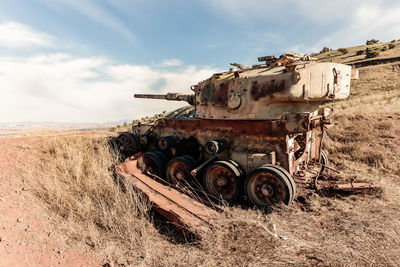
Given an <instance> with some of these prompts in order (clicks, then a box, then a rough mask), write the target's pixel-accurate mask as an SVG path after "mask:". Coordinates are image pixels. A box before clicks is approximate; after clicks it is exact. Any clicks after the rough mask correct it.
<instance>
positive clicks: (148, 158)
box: [143, 151, 168, 178]
mask: <svg viewBox="0 0 400 267" xmlns="http://www.w3.org/2000/svg"><path fill="white" fill-rule="evenodd" d="M143 157H144V162H145V166H146V170H147V171H148V172H150V173H152V174H154V175H157V176H158V177H161V178H163V177H164V167H165V164H166V163H167V160H168V159H167V156H165V154H164V153H162V152H160V151H153V152H146V153H144V154H143Z"/></svg>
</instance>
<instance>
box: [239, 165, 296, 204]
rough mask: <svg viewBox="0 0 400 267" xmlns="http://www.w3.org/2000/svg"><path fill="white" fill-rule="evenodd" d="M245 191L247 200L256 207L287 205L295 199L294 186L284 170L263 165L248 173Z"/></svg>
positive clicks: (275, 166) (274, 166)
mask: <svg viewBox="0 0 400 267" xmlns="http://www.w3.org/2000/svg"><path fill="white" fill-rule="evenodd" d="M245 190H246V195H247V197H248V198H249V200H250V201H251V202H252V203H253V204H254V205H256V206H260V207H267V206H271V205H274V204H277V203H284V204H286V205H289V204H290V203H291V202H292V201H293V199H294V197H295V194H296V185H295V183H294V181H293V178H292V177H291V176H290V174H289V173H288V172H287V171H286V170H285V169H283V168H282V167H280V166H277V165H272V164H265V165H262V166H261V167H259V168H257V169H255V170H253V171H252V172H251V173H249V175H248V176H247V178H246V182H245Z"/></svg>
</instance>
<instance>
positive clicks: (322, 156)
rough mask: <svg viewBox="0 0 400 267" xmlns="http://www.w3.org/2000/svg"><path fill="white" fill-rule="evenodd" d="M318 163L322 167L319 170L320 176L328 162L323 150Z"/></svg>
mask: <svg viewBox="0 0 400 267" xmlns="http://www.w3.org/2000/svg"><path fill="white" fill-rule="evenodd" d="M319 163H321V165H322V167H321V170H320V172H319V173H320V174H322V173H323V172H324V170H325V165H328V163H329V161H328V155H327V154H326V152H325V151H324V150H322V149H321V156H320V158H319Z"/></svg>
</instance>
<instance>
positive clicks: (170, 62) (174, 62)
mask: <svg viewBox="0 0 400 267" xmlns="http://www.w3.org/2000/svg"><path fill="white" fill-rule="evenodd" d="M158 65H159V66H162V67H176V66H182V65H183V62H182V61H181V60H179V59H177V58H170V59H164V60H163V61H161V63H160V64H158Z"/></svg>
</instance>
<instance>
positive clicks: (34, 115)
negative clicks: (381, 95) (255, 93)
mask: <svg viewBox="0 0 400 267" xmlns="http://www.w3.org/2000/svg"><path fill="white" fill-rule="evenodd" d="M372 38H375V39H379V40H381V41H391V40H392V39H399V38H400V1H398V0H374V1H372V0H362V1H361V0H353V1H347V0H336V1H317V0H286V1H283V0H246V1H243V0H98V1H95V0H2V1H1V2H0V122H27V121H31V122H44V121H52V122H112V121H119V120H125V119H132V120H133V119H138V118H141V117H143V116H146V115H150V114H154V113H159V112H162V111H164V110H167V111H168V110H172V109H174V108H177V107H179V106H182V105H185V104H184V103H179V102H167V101H163V100H158V101H157V100H140V99H134V98H133V94H134V93H166V92H183V93H190V92H191V91H190V89H189V88H190V86H191V85H193V84H197V82H199V81H201V80H204V79H206V78H208V77H209V76H210V75H211V74H212V73H214V72H219V71H223V70H227V69H228V68H229V63H232V62H238V63H241V64H245V65H252V64H256V63H257V57H259V56H266V55H275V56H279V55H280V54H282V53H283V52H288V51H291V52H299V53H312V52H318V51H320V50H321V49H322V47H325V46H326V47H329V48H333V49H334V48H339V47H348V46H354V45H360V44H364V43H365V41H366V40H368V39H372Z"/></svg>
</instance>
